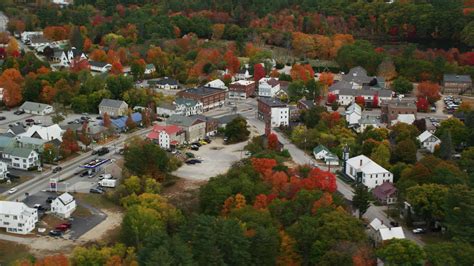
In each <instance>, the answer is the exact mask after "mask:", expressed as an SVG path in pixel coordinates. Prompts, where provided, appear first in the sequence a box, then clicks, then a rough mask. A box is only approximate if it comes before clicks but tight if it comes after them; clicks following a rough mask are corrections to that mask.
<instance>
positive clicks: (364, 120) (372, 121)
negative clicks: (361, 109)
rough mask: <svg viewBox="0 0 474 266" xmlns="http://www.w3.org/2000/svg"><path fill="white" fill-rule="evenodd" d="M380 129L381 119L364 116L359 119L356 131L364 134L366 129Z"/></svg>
mask: <svg viewBox="0 0 474 266" xmlns="http://www.w3.org/2000/svg"><path fill="white" fill-rule="evenodd" d="M369 126H370V127H372V128H380V122H379V119H378V118H377V117H376V116H373V115H366V114H362V117H361V118H360V119H359V122H358V123H357V124H356V125H355V127H354V129H355V131H356V132H357V133H363V132H364V131H365V129H366V128H368V127H369Z"/></svg>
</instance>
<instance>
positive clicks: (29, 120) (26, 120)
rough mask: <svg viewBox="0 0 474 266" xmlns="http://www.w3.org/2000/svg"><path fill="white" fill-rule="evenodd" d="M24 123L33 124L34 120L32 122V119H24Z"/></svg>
mask: <svg viewBox="0 0 474 266" xmlns="http://www.w3.org/2000/svg"><path fill="white" fill-rule="evenodd" d="M25 122H26V123H34V122H35V120H34V119H31V118H28V119H25Z"/></svg>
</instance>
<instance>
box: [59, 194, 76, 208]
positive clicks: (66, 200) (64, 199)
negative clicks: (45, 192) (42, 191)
mask: <svg viewBox="0 0 474 266" xmlns="http://www.w3.org/2000/svg"><path fill="white" fill-rule="evenodd" d="M55 200H59V202H61V203H62V205H64V206H66V205H68V204H70V203H72V202H73V201H74V197H73V196H72V195H71V194H69V193H67V192H65V193H63V194H61V195H60V196H59V197H57V198H56V199H55Z"/></svg>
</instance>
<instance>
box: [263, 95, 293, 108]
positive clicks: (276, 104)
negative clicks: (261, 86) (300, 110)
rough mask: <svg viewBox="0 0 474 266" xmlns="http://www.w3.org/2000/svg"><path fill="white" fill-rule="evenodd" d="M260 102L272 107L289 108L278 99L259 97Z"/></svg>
mask: <svg viewBox="0 0 474 266" xmlns="http://www.w3.org/2000/svg"><path fill="white" fill-rule="evenodd" d="M258 101H259V102H261V103H263V104H265V105H268V106H270V107H287V104H286V103H284V102H282V101H280V99H277V98H268V97H259V98H258Z"/></svg>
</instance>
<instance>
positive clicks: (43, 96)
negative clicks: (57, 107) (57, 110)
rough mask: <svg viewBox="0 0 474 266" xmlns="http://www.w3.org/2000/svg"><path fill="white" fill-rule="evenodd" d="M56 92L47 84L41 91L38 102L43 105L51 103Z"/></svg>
mask: <svg viewBox="0 0 474 266" xmlns="http://www.w3.org/2000/svg"><path fill="white" fill-rule="evenodd" d="M57 92H58V91H57V90H56V88H55V87H53V86H51V85H49V84H47V85H45V86H43V88H42V89H41V93H40V100H41V101H42V102H44V103H52V102H53V99H54V97H55V96H56V93H57Z"/></svg>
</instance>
